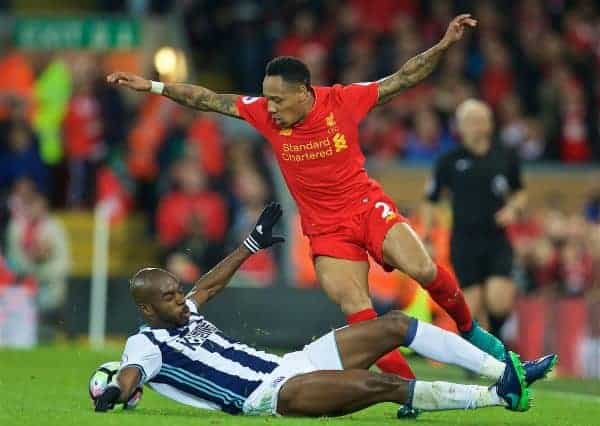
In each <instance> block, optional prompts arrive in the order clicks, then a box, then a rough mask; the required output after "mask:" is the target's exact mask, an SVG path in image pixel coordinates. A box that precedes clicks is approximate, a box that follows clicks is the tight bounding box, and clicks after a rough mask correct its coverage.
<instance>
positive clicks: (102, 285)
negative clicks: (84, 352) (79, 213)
mask: <svg viewBox="0 0 600 426" xmlns="http://www.w3.org/2000/svg"><path fill="white" fill-rule="evenodd" d="M114 207H115V205H114V203H113V202H110V201H107V202H101V203H98V205H97V206H96V208H95V209H94V240H93V254H92V283H91V285H92V288H91V291H90V323H89V339H90V344H91V345H92V347H93V348H94V349H100V348H102V347H103V346H104V338H105V332H106V307H107V305H106V294H107V290H108V256H109V253H108V250H109V246H108V244H109V239H110V216H111V212H112V210H113V209H114Z"/></svg>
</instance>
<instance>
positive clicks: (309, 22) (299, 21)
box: [275, 9, 329, 57]
mask: <svg viewBox="0 0 600 426" xmlns="http://www.w3.org/2000/svg"><path fill="white" fill-rule="evenodd" d="M327 36H328V34H326V33H325V32H324V31H319V30H318V29H317V20H316V17H315V15H314V14H313V12H312V11H310V10H309V9H305V10H300V11H298V12H297V13H296V14H295V16H294V19H293V22H292V30H291V31H290V33H289V34H287V35H286V36H284V37H283V38H281V39H280V40H279V42H278V43H277V45H276V46H275V54H276V56H296V57H300V56H303V55H304V53H305V51H306V50H307V49H315V48H321V49H326V48H327V45H328V43H329V40H328V37H327Z"/></svg>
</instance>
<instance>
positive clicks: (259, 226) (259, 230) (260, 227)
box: [256, 225, 262, 235]
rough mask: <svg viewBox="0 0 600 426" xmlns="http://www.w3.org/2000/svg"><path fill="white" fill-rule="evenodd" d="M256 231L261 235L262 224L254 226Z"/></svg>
mask: <svg viewBox="0 0 600 426" xmlns="http://www.w3.org/2000/svg"><path fill="white" fill-rule="evenodd" d="M256 232H258V233H259V234H260V235H262V225H258V226H257V227H256Z"/></svg>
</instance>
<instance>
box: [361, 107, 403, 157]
mask: <svg viewBox="0 0 600 426" xmlns="http://www.w3.org/2000/svg"><path fill="white" fill-rule="evenodd" d="M360 141H361V147H362V149H363V152H364V153H365V155H367V156H370V157H374V158H376V159H378V160H390V159H396V158H397V157H398V156H399V154H400V153H401V152H402V150H403V148H404V146H405V144H406V130H405V128H404V126H403V125H402V121H401V120H400V119H399V118H398V117H396V115H395V114H394V111H392V110H388V109H376V110H373V111H372V112H371V114H369V116H368V117H367V119H366V120H365V122H364V124H363V127H362V130H361V138H360Z"/></svg>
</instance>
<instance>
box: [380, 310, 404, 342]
mask: <svg viewBox="0 0 600 426" xmlns="http://www.w3.org/2000/svg"><path fill="white" fill-rule="evenodd" d="M381 319H382V320H384V321H385V326H386V328H387V334H389V335H394V336H397V337H398V339H404V337H405V336H406V335H407V333H408V329H409V326H410V317H409V316H407V315H405V314H404V313H403V312H402V311H398V310H394V311H390V312H388V313H387V314H385V315H383V316H382V317H381Z"/></svg>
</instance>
